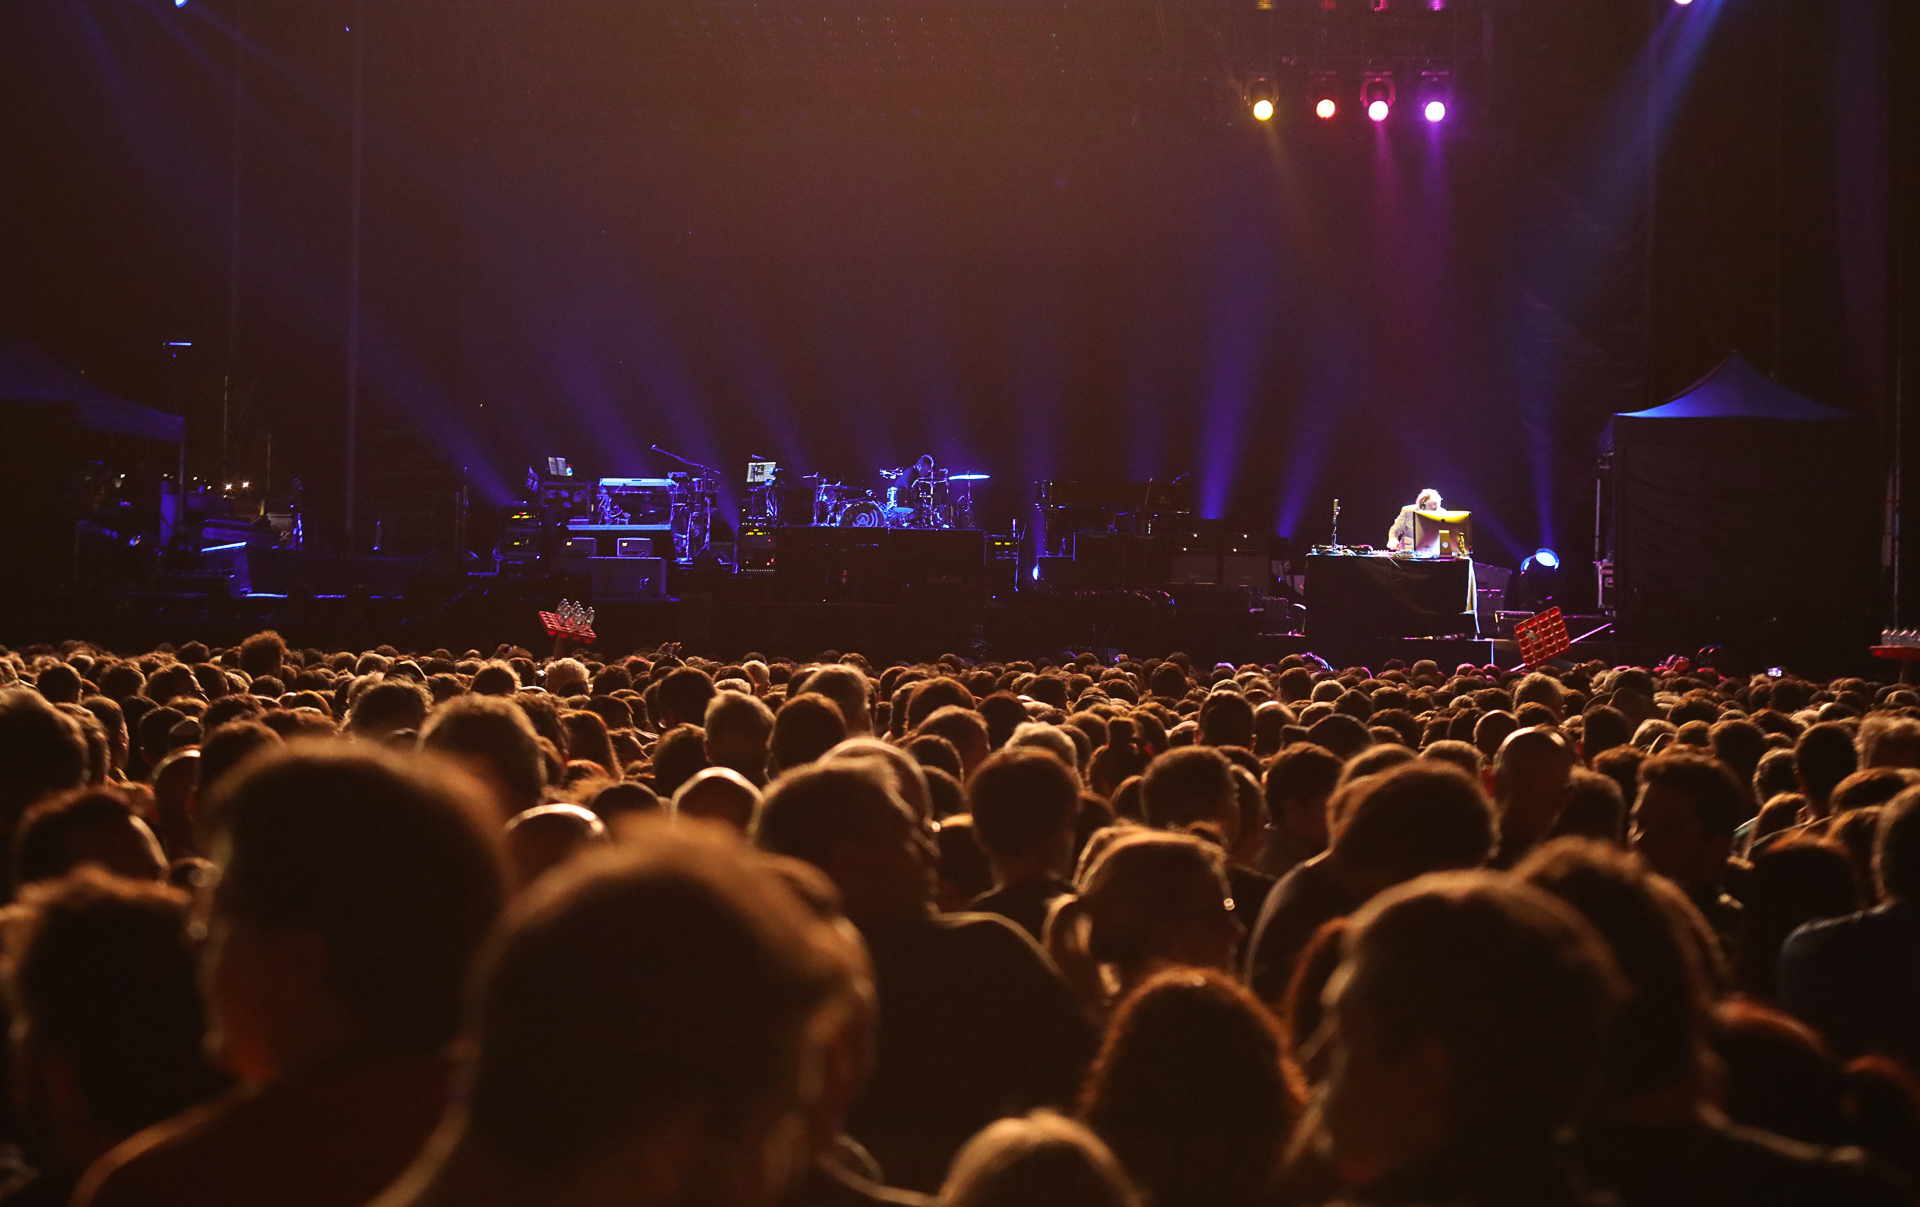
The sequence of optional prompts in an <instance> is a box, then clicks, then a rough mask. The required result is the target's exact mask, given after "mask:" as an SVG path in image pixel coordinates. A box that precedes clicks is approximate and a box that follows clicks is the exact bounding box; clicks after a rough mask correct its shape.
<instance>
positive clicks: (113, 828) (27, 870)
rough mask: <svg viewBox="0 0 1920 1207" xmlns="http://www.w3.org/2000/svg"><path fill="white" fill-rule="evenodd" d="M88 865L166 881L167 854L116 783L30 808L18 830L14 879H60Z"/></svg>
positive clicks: (26, 882) (21, 882) (25, 882)
mask: <svg viewBox="0 0 1920 1207" xmlns="http://www.w3.org/2000/svg"><path fill="white" fill-rule="evenodd" d="M83 866H92V867H98V868H102V869H104V870H106V871H108V872H111V873H113V874H114V875H116V876H122V877H125V878H126V879H128V880H163V879H165V878H166V874H167V857H166V854H165V853H164V852H163V851H162V850H161V849H160V840H159V839H157V838H155V837H154V836H153V831H152V830H151V829H149V828H148V826H147V823H146V822H145V821H143V820H141V818H140V815H139V814H138V813H136V812H134V809H133V806H132V805H131V804H130V803H129V802H128V801H127V798H126V797H124V796H122V795H121V794H120V793H118V792H116V791H114V790H113V789H111V788H81V789H78V790H76V791H74V792H69V793H66V794H64V795H61V796H54V797H49V798H48V799H46V800H43V801H41V802H40V803H39V804H37V805H35V806H33V807H32V808H31V809H28V810H27V812H26V814H25V816H23V817H22V818H21V819H20V825H19V828H17V829H16V830H15V831H14V834H13V861H12V865H11V871H12V875H13V883H14V884H15V885H17V886H25V885H29V884H37V883H40V882H42V881H46V880H58V879H60V877H62V876H65V875H66V874H67V873H69V872H71V871H73V869H75V868H77V867H83Z"/></svg>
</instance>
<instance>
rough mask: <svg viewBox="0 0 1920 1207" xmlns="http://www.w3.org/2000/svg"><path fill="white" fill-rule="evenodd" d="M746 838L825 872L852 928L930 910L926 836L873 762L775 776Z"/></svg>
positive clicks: (933, 856)
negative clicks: (749, 836) (851, 923)
mask: <svg viewBox="0 0 1920 1207" xmlns="http://www.w3.org/2000/svg"><path fill="white" fill-rule="evenodd" d="M753 841H754V843H755V845H757V846H759V847H760V848H761V849H763V850H767V851H772V852H773V853H775V854H777V855H786V856H788V857H790V858H793V859H798V860H801V861H802V862H805V863H810V864H812V865H813V866H815V867H817V868H819V869H820V870H821V871H823V872H825V873H826V874H827V876H828V877H829V878H830V879H831V880H832V881H833V882H834V884H835V885H836V886H837V887H838V888H839V890H840V895H841V897H842V899H843V901H844V903H845V908H846V912H847V917H848V918H849V919H851V920H852V921H853V922H854V924H855V925H858V926H870V925H881V924H885V923H889V922H896V921H904V920H908V919H912V918H919V917H924V916H926V914H927V913H928V912H929V910H930V909H931V908H932V904H933V895H934V890H935V887H936V882H935V872H936V868H937V866H938V861H939V856H938V848H937V847H936V846H935V844H934V838H933V835H932V833H931V831H930V830H929V829H928V826H927V823H926V821H925V819H924V817H923V816H922V815H921V814H919V813H918V812H917V811H916V810H915V809H914V807H913V806H912V805H910V804H908V803H907V802H906V801H905V800H904V799H902V798H901V796H900V795H899V793H898V791H897V790H896V789H895V787H894V784H893V781H892V780H891V779H890V778H889V777H888V776H887V774H886V773H885V771H884V770H883V769H882V768H881V767H879V766H877V765H875V764H874V763H873V762H870V761H866V760H844V761H834V762H826V763H820V764H817V765H815V766H811V767H805V768H802V769H800V770H798V771H792V772H789V773H787V774H786V775H783V776H781V777H780V779H778V780H776V781H775V782H774V784H773V787H772V788H770V789H769V790H768V791H767V795H766V798H765V799H764V800H762V801H761V803H760V813H759V816H758V817H757V818H756V820H755V822H754V828H753Z"/></svg>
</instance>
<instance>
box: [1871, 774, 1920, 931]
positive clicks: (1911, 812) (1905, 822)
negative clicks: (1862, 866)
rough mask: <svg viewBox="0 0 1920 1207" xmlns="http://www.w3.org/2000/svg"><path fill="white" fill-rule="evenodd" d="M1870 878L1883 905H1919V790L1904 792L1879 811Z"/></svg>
mask: <svg viewBox="0 0 1920 1207" xmlns="http://www.w3.org/2000/svg"><path fill="white" fill-rule="evenodd" d="M1873 878H1874V882H1875V883H1876V884H1877V885H1878V886H1879V889H1880V897H1881V899H1882V900H1884V901H1892V902H1900V903H1907V902H1913V901H1920V788H1909V789H1907V790H1906V791H1905V792H1902V793H1901V794H1900V795H1899V796H1896V797H1894V798H1893V800H1892V801H1890V802H1888V804H1887V806H1886V807H1885V808H1884V809H1882V810H1881V812H1880V831H1879V833H1878V834H1876V835H1875V836H1874V840H1873Z"/></svg>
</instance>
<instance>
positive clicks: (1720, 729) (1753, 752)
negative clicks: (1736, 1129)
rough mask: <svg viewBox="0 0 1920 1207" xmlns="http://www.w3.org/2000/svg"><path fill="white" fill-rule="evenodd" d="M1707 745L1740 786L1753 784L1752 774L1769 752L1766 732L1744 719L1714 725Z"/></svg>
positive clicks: (1727, 720) (1734, 719) (1733, 718)
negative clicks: (1741, 784) (1762, 757)
mask: <svg viewBox="0 0 1920 1207" xmlns="http://www.w3.org/2000/svg"><path fill="white" fill-rule="evenodd" d="M1707 744H1708V745H1709V746H1711V747H1712V748H1713V757H1714V758H1717V759H1719V760H1720V761H1721V762H1723V763H1725V764H1726V765H1727V770H1729V771H1731V772H1733V774H1734V777H1735V778H1736V779H1738V780H1739V781H1740V782H1741V783H1743V784H1746V783H1751V782H1753V773H1754V770H1755V768H1757V767H1758V766H1759V765H1760V758H1761V756H1762V755H1764V754H1766V753H1767V750H1768V749H1769V747H1768V746H1767V734H1766V731H1765V730H1763V729H1761V728H1760V727H1759V726H1758V725H1755V724H1754V723H1753V722H1752V721H1749V720H1747V719H1746V718H1745V717H1728V718H1727V719H1726V720H1724V721H1715V722H1714V723H1713V727H1712V728H1711V729H1709V730H1708V731H1707Z"/></svg>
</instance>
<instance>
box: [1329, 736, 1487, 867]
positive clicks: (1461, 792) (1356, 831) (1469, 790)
mask: <svg viewBox="0 0 1920 1207" xmlns="http://www.w3.org/2000/svg"><path fill="white" fill-rule="evenodd" d="M1327 815H1328V818H1329V819H1330V821H1331V824H1332V834H1333V837H1332V841H1331V844H1330V845H1329V847H1328V857H1329V858H1330V859H1331V860H1332V861H1333V862H1334V863H1335V864H1336V866H1338V867H1339V868H1341V869H1342V870H1343V871H1345V872H1346V873H1347V874H1348V875H1349V876H1350V877H1353V878H1355V879H1357V880H1359V881H1361V882H1362V883H1363V884H1364V885H1365V886H1366V887H1368V888H1370V889H1373V890H1376V891H1377V890H1378V889H1380V888H1385V887H1386V886H1388V885H1391V884H1397V883H1399V882H1400V881H1402V880H1409V879H1412V878H1413V877H1415V876H1418V875H1421V874H1422V873H1425V872H1436V871H1448V870H1453V869H1459V868H1475V867H1479V866H1480V865H1481V864H1484V863H1485V862H1486V861H1487V860H1488V859H1489V858H1490V857H1492V855H1493V850H1494V843H1495V836H1496V835H1495V827H1494V819H1493V802H1492V801H1490V800H1488V799H1487V793H1486V790H1485V789H1484V788H1482V787H1481V786H1480V784H1479V782H1478V781H1477V780H1474V779H1473V778H1472V777H1470V776H1468V775H1467V774H1466V773H1465V772H1463V771H1461V770H1460V769H1459V768H1457V767H1454V766H1452V765H1451V764H1447V763H1437V762H1432V761H1430V760H1426V759H1416V760H1414V761H1413V762H1410V763H1402V764H1401V765H1400V766H1398V767H1392V768H1389V769H1387V770H1386V771H1383V772H1381V773H1380V774H1378V775H1370V776H1366V777H1365V778H1362V779H1358V780H1355V781H1353V782H1352V783H1350V784H1348V785H1347V786H1346V787H1345V788H1343V789H1341V790H1340V792H1339V793H1337V794H1336V795H1335V796H1334V798H1333V800H1332V801H1331V802H1330V803H1329V805H1328V814H1327Z"/></svg>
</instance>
